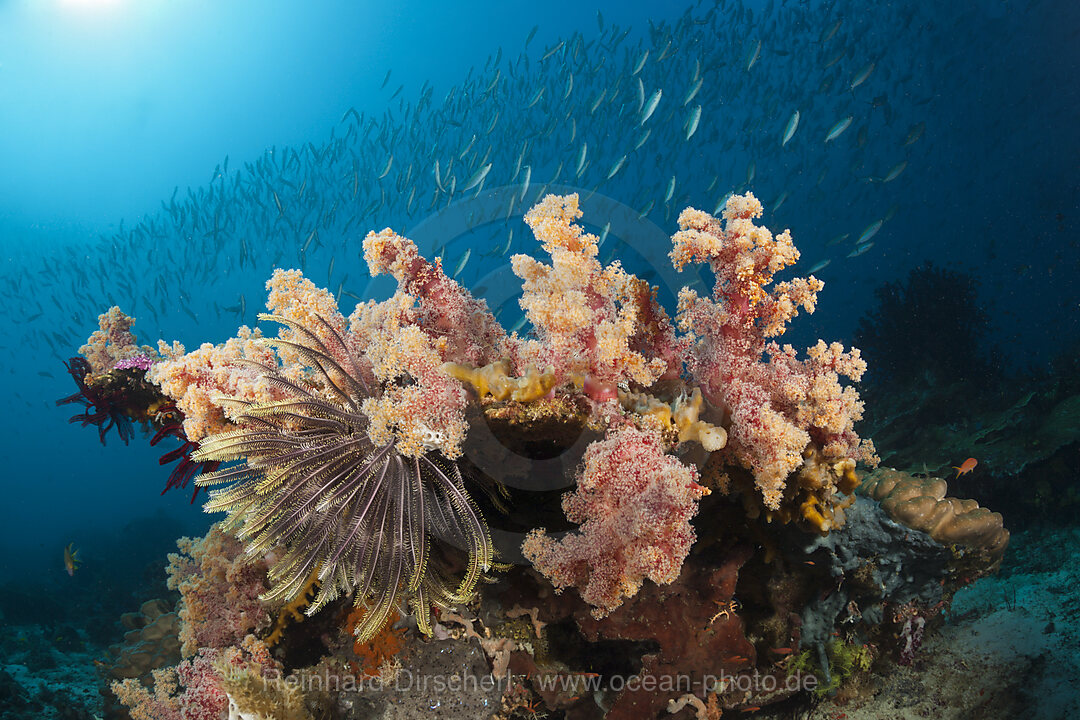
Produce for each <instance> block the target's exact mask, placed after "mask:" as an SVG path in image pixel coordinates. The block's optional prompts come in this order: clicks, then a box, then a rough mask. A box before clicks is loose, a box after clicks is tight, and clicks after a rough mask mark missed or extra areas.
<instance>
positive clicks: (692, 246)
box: [671, 194, 873, 510]
mask: <svg viewBox="0 0 1080 720" xmlns="http://www.w3.org/2000/svg"><path fill="white" fill-rule="evenodd" d="M761 210H762V208H761V203H760V202H758V201H757V199H756V198H755V197H754V196H753V195H751V194H747V195H743V196H736V197H733V198H731V199H730V200H728V203H727V207H726V209H725V210H724V221H725V225H724V226H723V227H722V226H721V224H720V221H719V220H717V219H716V218H714V217H712V216H710V215H708V214H707V213H704V212H701V211H699V210H693V209H688V210H685V211H683V213H682V214H681V215H680V216H679V226H680V227H681V228H682V230H681V231H680V232H678V233H676V234H675V236H674V237H673V238H672V240H673V242H674V244H675V247H674V249H673V250H672V251H671V258H672V262H673V263H674V264H675V267H676V268H678V269H681V268H682V267H683V266H684V265H686V264H687V263H690V262H703V263H708V264H709V266H710V267H711V268H712V270H713V273H714V274H715V277H716V283H715V285H714V286H713V293H712V298H701V297H698V295H697V294H696V293H695V292H694V291H692V290H689V289H684V290H683V291H682V292H680V293H679V316H678V320H679V323H680V326H681V327H682V328H683V329H684V330H687V331H690V332H692V333H693V334H694V335H695V336H696V338H697V342H696V344H695V345H694V347H693V350H692V352H691V358H690V362H689V368H690V371H691V374H692V375H693V377H694V379H695V381H696V382H697V383H698V384H700V386H701V388H702V391H703V392H704V393H705V396H706V398H707V399H708V400H709V401H710V402H711V403H713V404H714V405H716V406H718V407H720V408H722V409H724V410H725V411H726V412H727V413H728V414H729V416H730V427H729V436H728V445H727V448H725V449H724V450H723V451H722V452H723V453H725V457H726V459H727V460H728V461H729V462H733V463H734V464H737V465H741V466H743V467H745V468H747V469H749V470H751V471H752V472H753V474H754V477H755V479H756V481H757V486H758V488H759V490H760V491H761V495H762V498H763V500H764V502H765V505H766V507H767V508H769V509H773V510H775V509H777V508H779V506H780V501H781V498H782V496H783V490H784V486H785V481H786V479H787V477H788V475H790V474H791V473H792V472H793V471H794V470H796V469H797V468H798V467H799V466H800V465H801V464H802V463H803V454H804V451H806V449H807V447H808V446H809V445H810V444H811V442H813V443H814V444H815V445H816V446H817V447H818V448H820V449H821V451H822V453H823V454H824V456H825V457H826V459H834V460H840V459H845V458H850V459H854V460H860V459H865V460H872V459H873V447H872V446H871V445H870V444H869V443H865V442H861V441H860V440H859V438H858V436H857V435H856V434H855V432H854V430H853V426H854V423H855V421H857V420H859V419H860V418H861V417H862V410H863V405H862V402H860V401H859V397H858V394H857V393H856V392H855V390H854V389H852V388H844V387H842V386H841V385H840V382H839V376H841V375H845V376H847V377H849V378H851V379H852V380H856V381H858V380H859V378H860V377H861V376H862V373H863V371H864V370H865V368H866V364H865V363H864V362H863V361H862V359H861V358H860V357H859V351H858V350H852V351H851V352H844V349H843V347H842V346H841V345H840V344H839V343H834V344H832V345H830V346H826V345H825V344H824V343H823V342H819V343H818V345H816V346H815V347H813V348H811V349H810V351H809V356H810V357H809V359H808V360H804V361H800V360H798V359H797V358H796V355H795V350H794V349H793V348H792V347H791V346H790V345H785V346H783V347H780V346H779V345H778V344H777V343H776V342H771V341H769V340H768V338H772V337H777V336H779V335H782V334H783V333H784V331H785V330H786V327H787V323H788V321H790V320H791V319H792V318H794V317H795V316H796V315H798V312H799V308H800V307H801V308H804V309H805V310H806V311H807V312H811V313H812V312H813V311H814V306H815V302H816V300H817V292H818V291H819V290H821V288H822V287H823V286H824V284H823V283H822V282H821V281H820V280H818V279H817V278H815V277H813V276H810V277H809V278H794V279H792V280H789V281H786V282H780V283H776V284H775V285H773V286H772V287H771V288H769V287H768V286H769V285H770V284H772V282H773V277H774V275H775V274H776V273H777V272H779V271H780V270H782V269H784V268H785V267H788V266H790V265H792V264H794V263H795V261H796V260H798V258H799V252H798V250H796V249H795V246H794V245H793V244H792V242H791V235H790V234H789V233H788V232H787V231H784V232H783V233H781V234H780V235H777V236H775V237H774V236H773V234H772V233H770V232H769V231H768V230H767V229H765V228H762V227H758V226H756V225H754V223H753V219H754V218H757V217H759V216H760V215H761ZM763 358H764V360H763Z"/></svg>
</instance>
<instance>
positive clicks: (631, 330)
mask: <svg viewBox="0 0 1080 720" xmlns="http://www.w3.org/2000/svg"><path fill="white" fill-rule="evenodd" d="M581 215H582V213H581V210H580V209H579V208H578V197H577V195H567V196H558V195H548V196H547V197H546V198H544V199H543V200H542V201H541V202H540V204H538V205H537V206H536V207H534V208H533V209H532V210H530V211H529V212H528V213H526V215H525V222H526V223H528V225H529V227H530V228H531V229H532V231H533V234H534V235H535V236H536V239H537V240H539V241H540V243H541V245H542V246H543V248H544V250H545V251H546V252H547V253H548V254H550V255H551V265H550V266H548V265H544V264H543V263H541V262H539V261H538V260H535V259H533V258H531V257H529V256H527V255H514V256H513V257H512V258H511V264H512V267H513V270H514V274H515V275H517V276H518V277H520V278H521V279H522V280H523V281H524V282H523V284H522V290H523V291H524V296H523V297H522V299H521V307H522V308H523V309H524V310H525V315H526V317H527V318H528V319H529V321H530V322H531V323H532V326H533V331H534V334H535V336H536V339H527V340H522V341H520V342H519V343H518V344H517V347H516V348H515V353H514V355H515V360H516V363H517V364H518V365H519V366H521V367H530V366H532V367H537V368H551V372H553V373H554V375H555V376H556V377H557V378H559V379H561V380H565V379H568V378H570V377H571V376H575V375H577V376H586V375H587V376H589V377H591V378H593V379H594V380H595V381H597V382H599V383H606V384H610V385H617V384H618V383H620V382H635V383H638V384H640V385H644V386H649V385H652V384H653V383H654V382H655V381H656V380H658V379H660V378H661V377H664V376H665V375H669V374H671V375H677V374H678V373H679V371H680V370H681V364H682V363H681V355H682V348H681V347H680V346H679V344H678V342H677V341H676V339H675V335H674V328H672V326H671V322H670V320H669V319H668V317H667V314H666V313H665V312H664V311H663V309H662V308H661V307H660V306H659V305H658V304H657V302H656V298H655V295H654V294H653V293H652V292H651V291H650V289H649V287H648V284H643V281H641V280H639V279H638V278H635V277H634V276H632V275H630V274H628V273H627V272H625V271H624V270H623V269H622V267H621V266H620V265H619V264H618V263H616V264H614V265H611V266H609V267H606V268H605V267H602V266H601V265H600V262H599V261H598V260H597V259H596V255H597V252H598V249H597V238H596V236H595V235H590V234H589V233H586V232H584V231H583V230H582V229H581V227H580V226H579V225H576V224H575V223H574V221H575V220H577V219H578V218H580V217H581Z"/></svg>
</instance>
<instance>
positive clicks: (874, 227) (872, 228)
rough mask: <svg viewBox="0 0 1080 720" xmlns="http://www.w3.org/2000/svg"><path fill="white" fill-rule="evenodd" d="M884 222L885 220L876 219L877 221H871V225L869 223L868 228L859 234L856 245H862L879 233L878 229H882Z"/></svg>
mask: <svg viewBox="0 0 1080 720" xmlns="http://www.w3.org/2000/svg"><path fill="white" fill-rule="evenodd" d="M884 223H885V220H876V221H874V222H872V223H870V224H869V225H867V226H866V229H865V230H863V231H862V234H861V235H859V239H858V240H856V241H855V244H856V245H862V244H863V243H864V242H866V241H867V240H869V239H870V238H872V237H874V236H875V235H877V234H878V230H880V229H881V226H882V225H883V224H884Z"/></svg>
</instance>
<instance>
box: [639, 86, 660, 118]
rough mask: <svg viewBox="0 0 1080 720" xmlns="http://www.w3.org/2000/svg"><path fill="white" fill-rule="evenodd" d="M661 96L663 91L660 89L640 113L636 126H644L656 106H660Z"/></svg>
mask: <svg viewBox="0 0 1080 720" xmlns="http://www.w3.org/2000/svg"><path fill="white" fill-rule="evenodd" d="M663 94H664V91H663V90H660V89H657V91H656V92H654V93H653V94H652V96H651V97H650V98H649V101H648V102H647V103H645V107H644V108H643V109H642V111H641V122H639V123H638V125H644V124H645V122H646V121H647V120H648V119H649V118H651V117H652V114H653V113H654V112H656V106H657V105H659V104H660V98H661V97H662V96H663Z"/></svg>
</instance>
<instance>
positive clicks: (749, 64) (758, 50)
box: [746, 38, 761, 72]
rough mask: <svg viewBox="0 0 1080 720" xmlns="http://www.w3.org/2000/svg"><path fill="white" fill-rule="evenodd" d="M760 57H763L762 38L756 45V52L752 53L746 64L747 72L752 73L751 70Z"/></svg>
mask: <svg viewBox="0 0 1080 720" xmlns="http://www.w3.org/2000/svg"><path fill="white" fill-rule="evenodd" d="M759 57H761V39H760V38H759V39H758V41H757V43H756V44H755V45H754V51H753V52H752V53H750V56H749V60H748V61H747V63H746V71H747V72H750V68H752V67H754V63H756V62H757V61H758V58H759Z"/></svg>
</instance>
